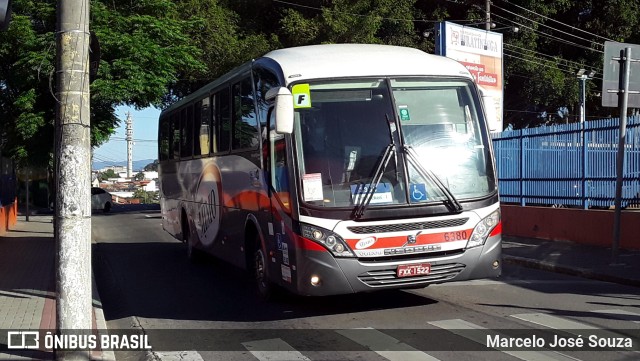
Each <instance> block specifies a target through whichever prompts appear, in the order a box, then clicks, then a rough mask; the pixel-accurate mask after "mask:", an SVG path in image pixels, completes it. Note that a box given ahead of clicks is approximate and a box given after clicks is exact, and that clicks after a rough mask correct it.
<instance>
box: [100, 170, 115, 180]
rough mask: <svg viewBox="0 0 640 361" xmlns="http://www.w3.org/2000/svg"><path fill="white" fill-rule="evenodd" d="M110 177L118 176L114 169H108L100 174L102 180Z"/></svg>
mask: <svg viewBox="0 0 640 361" xmlns="http://www.w3.org/2000/svg"><path fill="white" fill-rule="evenodd" d="M109 178H118V175H117V174H116V172H115V171H114V170H113V169H107V170H106V171H104V172H102V173H101V174H100V180H103V181H104V180H107V179H109Z"/></svg>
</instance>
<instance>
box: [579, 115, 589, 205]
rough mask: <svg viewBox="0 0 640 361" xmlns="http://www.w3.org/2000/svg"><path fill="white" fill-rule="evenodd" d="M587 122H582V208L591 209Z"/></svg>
mask: <svg viewBox="0 0 640 361" xmlns="http://www.w3.org/2000/svg"><path fill="white" fill-rule="evenodd" d="M586 124H587V122H582V123H581V124H580V127H581V128H582V129H581V131H580V133H581V138H582V209H589V190H588V189H587V164H589V162H588V159H587V156H588V153H589V149H588V147H587V140H588V139H587V130H586V128H587V126H586Z"/></svg>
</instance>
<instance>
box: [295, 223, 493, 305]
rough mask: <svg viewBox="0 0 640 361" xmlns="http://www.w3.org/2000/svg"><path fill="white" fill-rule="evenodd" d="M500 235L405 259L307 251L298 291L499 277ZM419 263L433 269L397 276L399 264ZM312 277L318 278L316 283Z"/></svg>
mask: <svg viewBox="0 0 640 361" xmlns="http://www.w3.org/2000/svg"><path fill="white" fill-rule="evenodd" d="M501 238H502V237H501V235H497V236H494V237H489V238H488V239H487V241H486V242H485V244H484V245H483V246H479V247H474V248H470V249H467V250H464V251H460V252H459V253H455V254H450V255H446V256H439V257H433V256H432V255H429V254H428V253H427V254H420V255H416V256H415V257H412V258H405V259H402V260H385V261H368V260H367V259H366V258H360V259H357V258H334V257H333V256H332V255H331V254H330V253H329V252H318V251H308V252H307V253H304V254H301V255H300V256H301V257H303V258H304V261H303V262H300V263H299V266H298V268H297V277H296V280H297V290H298V293H300V294H302V295H307V296H327V295H336V294H346V293H358V292H372V291H378V290H387V289H402V288H421V287H426V286H428V285H430V284H437V283H444V282H455V281H465V280H470V279H479V278H494V277H498V276H500V274H501V272H502V247H501ZM418 264H427V265H428V266H429V267H430V272H429V273H428V274H423V275H417V276H410V277H398V275H397V270H398V267H399V266H406V265H418ZM313 277H316V278H315V280H318V282H317V283H316V284H315V285H314V284H312V282H311V280H312V278H313Z"/></svg>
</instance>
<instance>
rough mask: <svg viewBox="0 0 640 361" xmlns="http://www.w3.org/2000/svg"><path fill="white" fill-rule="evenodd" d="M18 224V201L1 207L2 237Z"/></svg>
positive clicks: (0, 225) (0, 226)
mask: <svg viewBox="0 0 640 361" xmlns="http://www.w3.org/2000/svg"><path fill="white" fill-rule="evenodd" d="M16 222H18V200H17V199H16V200H15V201H14V202H13V203H11V204H5V205H2V207H0V236H2V235H4V234H5V233H6V232H7V231H8V230H9V229H10V228H11V227H12V226H14V225H15V224H16Z"/></svg>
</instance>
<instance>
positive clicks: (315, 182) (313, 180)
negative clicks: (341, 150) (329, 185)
mask: <svg viewBox="0 0 640 361" xmlns="http://www.w3.org/2000/svg"><path fill="white" fill-rule="evenodd" d="M302 190H303V192H304V201H305V202H311V201H321V200H323V199H324V195H323V194H322V174H321V173H310V174H305V175H304V176H302Z"/></svg>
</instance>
